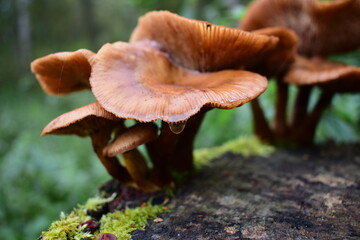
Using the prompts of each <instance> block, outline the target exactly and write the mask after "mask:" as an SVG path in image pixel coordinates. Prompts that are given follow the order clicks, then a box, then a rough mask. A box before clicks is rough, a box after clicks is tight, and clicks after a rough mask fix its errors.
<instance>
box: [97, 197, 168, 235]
mask: <svg viewBox="0 0 360 240" xmlns="http://www.w3.org/2000/svg"><path fill="white" fill-rule="evenodd" d="M165 211H166V210H164V208H163V206H162V205H156V206H153V205H151V204H150V203H148V204H147V206H144V207H138V208H134V209H129V208H127V209H125V211H116V212H114V213H109V214H107V215H106V216H103V217H102V218H101V220H100V223H101V229H100V233H112V234H114V235H115V236H116V237H117V238H118V239H123V240H131V235H130V234H129V233H130V232H132V231H134V230H143V229H144V228H145V226H146V225H148V222H147V220H148V219H152V218H156V215H157V214H159V213H162V212H165Z"/></svg>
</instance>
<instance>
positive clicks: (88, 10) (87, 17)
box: [81, 0, 100, 50]
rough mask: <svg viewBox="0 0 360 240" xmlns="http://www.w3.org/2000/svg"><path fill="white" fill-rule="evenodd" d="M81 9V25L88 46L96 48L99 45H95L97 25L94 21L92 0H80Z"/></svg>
mask: <svg viewBox="0 0 360 240" xmlns="http://www.w3.org/2000/svg"><path fill="white" fill-rule="evenodd" d="M81 10H82V12H81V14H82V21H83V26H84V28H85V33H86V37H87V39H88V41H89V44H90V48H91V49H92V50H96V49H98V48H99V47H100V46H97V36H98V27H97V24H96V21H95V14H94V1H93V0H81Z"/></svg>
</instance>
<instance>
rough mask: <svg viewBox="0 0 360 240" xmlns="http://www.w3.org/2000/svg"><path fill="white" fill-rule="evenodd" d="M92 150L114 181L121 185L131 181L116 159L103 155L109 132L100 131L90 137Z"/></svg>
mask: <svg viewBox="0 0 360 240" xmlns="http://www.w3.org/2000/svg"><path fill="white" fill-rule="evenodd" d="M90 137H91V141H92V145H93V149H94V151H95V153H96V155H97V156H98V158H99V159H100V161H101V163H102V164H103V165H104V167H105V168H106V170H107V172H108V173H109V174H110V175H111V176H112V177H113V178H114V179H116V180H118V181H120V182H121V183H124V184H128V183H130V182H131V181H132V179H131V177H130V175H129V172H128V171H127V170H126V168H124V167H123V166H121V164H120V163H119V161H118V159H117V158H116V157H107V156H105V155H104V154H103V149H104V147H105V146H106V144H107V142H108V140H109V137H110V132H108V131H102V132H100V133H97V134H95V133H93V134H91V135H90Z"/></svg>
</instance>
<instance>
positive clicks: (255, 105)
mask: <svg viewBox="0 0 360 240" xmlns="http://www.w3.org/2000/svg"><path fill="white" fill-rule="evenodd" d="M250 104H251V111H252V115H253V118H254V132H255V134H256V135H257V136H258V137H259V138H260V139H261V140H263V141H265V142H273V137H274V136H273V132H272V131H271V129H270V127H269V125H268V123H267V121H266V118H265V115H264V111H263V109H262V108H261V106H260V103H259V101H258V99H257V98H255V99H254V100H252V101H251V102H250Z"/></svg>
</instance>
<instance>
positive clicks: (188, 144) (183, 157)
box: [171, 108, 210, 172]
mask: <svg viewBox="0 0 360 240" xmlns="http://www.w3.org/2000/svg"><path fill="white" fill-rule="evenodd" d="M208 110H210V109H204V108H203V109H202V110H201V111H200V112H199V113H197V114H196V115H194V116H193V117H191V118H190V119H189V120H188V121H187V124H186V128H185V129H184V131H183V132H182V133H181V134H179V139H178V141H177V143H176V146H175V149H174V159H173V160H172V161H171V170H172V171H176V172H188V171H191V170H192V169H193V167H194V161H193V159H194V158H193V145H194V140H195V136H196V134H197V132H198V130H199V128H200V126H201V123H202V120H203V119H204V117H205V114H206V112H207V111H208Z"/></svg>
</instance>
